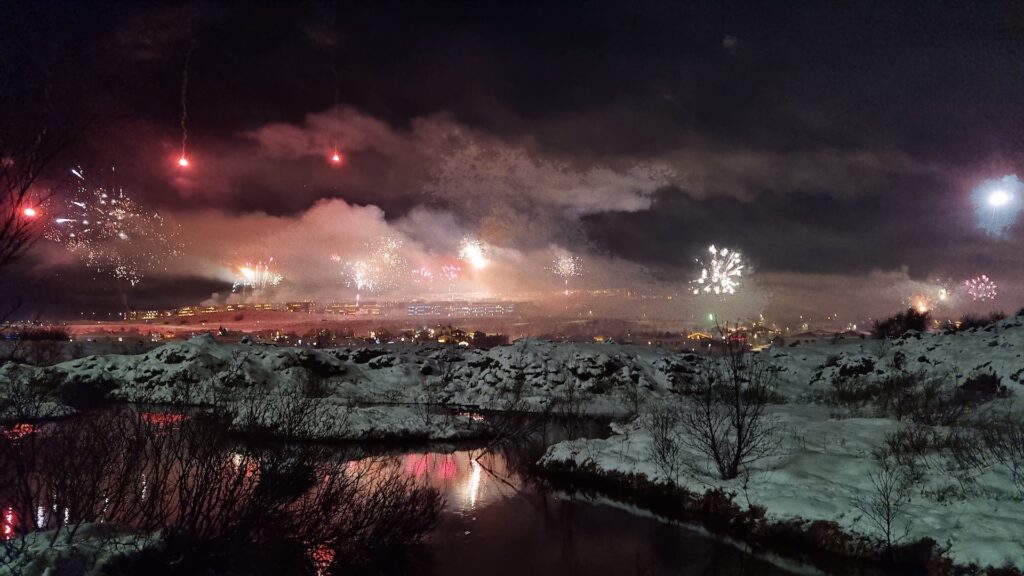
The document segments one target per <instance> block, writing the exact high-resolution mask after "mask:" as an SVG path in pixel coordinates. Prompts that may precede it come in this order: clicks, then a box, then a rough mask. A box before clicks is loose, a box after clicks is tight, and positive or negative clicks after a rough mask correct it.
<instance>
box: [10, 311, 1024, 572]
mask: <svg viewBox="0 0 1024 576" xmlns="http://www.w3.org/2000/svg"><path fill="white" fill-rule="evenodd" d="M1022 324H1024V318H1021V317H1012V318H1008V319H1006V320H1003V321H1001V322H998V323H996V324H994V325H992V326H989V327H987V328H984V329H974V330H970V331H966V332H961V333H956V334H925V335H921V334H916V333H911V334H908V335H907V336H905V337H903V338H900V339H897V340H895V341H892V342H891V343H889V344H882V343H880V342H878V341H873V340H863V341H854V342H846V343H840V344H835V345H830V344H817V345H806V346H796V347H783V348H777V349H771V350H767V351H765V352H762V353H761V355H762V357H764V358H767V359H768V360H769V361H770V363H771V365H772V366H773V367H774V370H775V371H776V373H777V374H778V377H779V381H778V384H779V386H778V392H779V396H778V397H777V398H774V399H773V402H775V404H773V405H772V406H771V408H770V413H771V415H772V416H773V417H774V418H777V420H778V422H779V423H780V424H781V425H782V427H783V430H784V433H783V434H782V444H781V451H780V452H779V453H778V454H777V455H776V456H775V457H772V458H769V459H765V460H763V461H759V462H756V463H755V464H754V465H753V466H752V467H751V469H750V471H749V474H746V475H744V477H745V478H746V480H745V481H742V482H741V481H738V480H733V481H720V480H717V479H715V477H714V476H713V475H711V474H709V473H707V469H706V466H705V462H703V461H702V460H701V458H700V457H698V456H697V455H696V454H694V453H690V454H689V458H688V459H687V465H686V466H684V467H683V470H682V472H681V473H679V474H678V476H677V477H675V478H666V477H665V476H664V474H662V473H661V472H659V470H658V467H656V466H654V465H653V464H652V462H651V458H650V456H649V454H650V451H649V450H648V445H649V443H650V439H651V436H650V433H649V432H648V431H647V430H646V429H645V423H646V422H647V421H648V420H647V419H646V411H647V410H649V408H650V407H652V406H658V405H661V404H664V403H666V402H673V401H678V399H679V398H680V397H681V395H684V394H685V392H686V390H687V386H688V383H689V382H690V381H692V379H693V378H694V377H696V376H697V375H698V374H699V373H700V371H701V370H702V366H703V359H702V358H700V357H698V356H696V355H692V354H677V353H671V352H668V351H664V350H659V349H651V348H643V347H631V346H620V345H606V344H559V343H550V342H541V341H524V342H518V343H516V344H513V345H510V346H506V347H499V348H494V349H490V350H463V349H459V348H449V347H438V346H426V345H420V346H412V345H390V346H380V347H372V348H356V349H330V350H313V349H303V348H277V347H273V346H267V345H259V344H245V343H243V344H237V345H222V344H217V343H216V342H214V341H213V339H212V338H209V337H199V338H195V339H193V340H191V341H187V342H174V343H169V344H166V345H164V346H161V347H159V348H156V349H154V350H150V351H148V352H145V353H143V354H138V355H103V356H90V357H86V358H80V359H77V360H72V361H68V362H64V363H60V364H56V365H53V366H49V367H45V368H35V367H28V366H20V365H14V364H8V365H6V366H4V367H2V368H0V387H8V389H13V388H17V387H18V386H19V385H23V384H24V383H26V382H29V383H31V385H32V386H33V387H34V388H35V389H37V390H43V391H46V392H48V393H49V401H51V402H54V401H59V400H56V399H60V400H64V401H65V402H68V403H73V402H71V400H72V399H73V400H75V401H81V400H82V398H81V396H82V395H83V394H86V395H94V396H96V397H102V396H104V395H109V397H111V398H113V399H117V400H123V401H131V402H142V403H158V404H176V405H222V406H230V407H231V410H232V413H233V414H234V415H235V418H236V420H237V421H242V420H245V419H247V418H248V419H249V421H250V422H251V421H258V422H261V423H262V424H264V425H265V426H266V427H267V428H274V427H275V426H276V427H281V426H283V425H286V424H287V421H288V417H287V414H288V413H289V411H290V410H296V409H302V408H303V406H306V405H305V404H303V405H296V404H295V403H294V402H293V399H295V398H308V399H310V400H312V401H314V402H313V404H315V406H316V408H315V410H316V418H314V419H312V420H311V422H313V424H307V425H304V427H303V428H302V429H301V430H293V431H292V432H293V433H294V434H296V435H299V436H306V437H316V438H368V437H373V438H389V437H403V436H407V437H414V436H415V437H434V438H441V439H452V438H460V437H466V436H471V435H474V434H477V433H480V432H481V429H480V427H479V424H478V423H476V421H475V420H474V419H473V418H470V417H468V416H458V417H451V418H449V417H444V416H440V415H438V414H437V413H434V412H432V411H431V410H430V409H429V408H431V407H433V408H437V407H441V406H453V405H457V406H463V407H465V408H466V409H467V410H473V409H493V410H510V409H514V410H534V411H541V410H548V409H551V410H553V411H555V412H558V411H559V410H570V409H571V410H574V411H576V412H577V413H581V412H582V413H589V414H604V415H613V416H618V417H620V419H621V420H623V421H626V422H631V424H628V425H618V428H617V434H616V435H614V436H612V437H611V438H608V439H605V440H596V439H591V440H578V441H573V442H563V443H561V444H558V445H555V446H553V447H551V449H550V450H549V452H548V454H547V455H546V456H545V459H544V460H543V462H545V463H549V464H550V463H554V462H571V463H575V464H592V465H594V466H596V467H597V469H598V470H607V471H619V472H625V473H638V474H643V475H644V476H646V477H648V478H649V479H650V480H651V481H653V482H664V481H674V482H678V483H679V484H681V485H683V486H686V487H689V488H692V489H693V490H695V491H699V492H702V491H703V490H705V489H707V488H710V487H716V486H722V487H725V488H727V489H729V490H734V491H736V493H737V498H736V499H737V502H738V503H740V504H741V505H744V506H746V505H749V504H757V505H761V506H764V507H765V508H766V509H767V513H768V515H769V516H770V517H771V518H776V519H788V518H803V519H808V520H815V519H821V520H831V521H835V522H837V523H838V524H839V525H840V526H842V527H844V528H845V529H848V530H849V531H851V532H854V533H858V534H864V535H869V536H872V537H878V536H880V534H879V531H878V529H877V528H876V527H874V526H872V524H871V522H869V521H868V519H867V518H866V517H865V515H864V514H863V513H862V512H861V511H860V510H859V509H858V506H857V505H856V504H857V503H858V501H863V500H864V498H865V497H866V495H867V494H869V493H870V491H871V489H872V484H871V474H870V473H871V472H872V471H873V470H874V469H875V468H874V467H875V466H876V465H877V464H876V462H875V460H874V459H873V458H872V452H873V451H874V450H875V449H876V448H878V447H879V446H881V445H882V444H883V441H884V438H885V436H886V434H889V433H891V432H893V431H896V430H898V429H900V428H902V427H905V426H907V425H908V424H907V423H905V422H898V421H896V420H894V419H891V418H887V417H883V415H881V414H879V413H877V412H876V411H874V410H872V408H871V407H870V406H865V407H860V408H858V409H850V408H849V407H844V408H841V409H839V408H837V407H835V406H829V405H823V404H822V403H821V402H822V398H823V397H824V395H827V393H828V392H829V390H830V389H831V388H832V386H833V383H834V382H836V381H837V380H842V379H844V378H861V379H865V380H876V381H883V380H885V379H886V378H887V377H888V376H890V375H892V374H895V373H897V372H900V373H913V372H918V371H920V372H924V373H927V374H930V375H933V376H938V377H941V378H942V380H943V382H944V384H943V385H944V386H948V387H953V386H959V385H961V384H962V383H963V382H964V381H965V380H966V379H968V378H969V377H972V376H974V375H978V374H983V373H992V374H994V375H995V378H996V380H997V381H998V382H999V383H1000V384H1001V385H1002V386H1004V387H1005V388H1006V390H1007V391H1008V392H1009V397H999V398H996V399H994V400H990V401H988V403H987V404H984V405H983V406H982V407H981V409H982V410H985V409H989V408H995V407H998V408H999V409H1010V410H1015V411H1017V412H1018V413H1019V412H1020V411H1021V407H1022V400H1021V398H1022V397H1024V385H1022V377H1024V326H1022ZM972 482H973V483H972V485H971V486H970V488H969V489H967V490H964V489H962V486H961V487H960V488H961V489H959V490H958V479H957V478H954V477H953V476H951V475H948V474H943V473H939V472H935V471H934V470H932V471H930V472H929V473H928V474H927V475H926V476H925V478H924V481H923V482H921V483H919V485H916V486H915V487H914V489H913V491H912V494H911V498H910V503H909V504H908V506H907V508H906V513H905V514H904V515H903V517H902V518H901V519H900V525H899V526H898V527H897V528H898V531H899V532H901V533H902V531H903V529H906V531H907V534H906V536H905V537H904V538H903V540H904V541H911V540H913V539H916V538H920V537H924V536H929V537H932V538H934V539H935V540H936V541H938V542H939V544H940V545H942V546H945V545H948V546H949V554H950V556H951V557H952V558H953V559H954V560H955V561H956V562H957V563H962V564H969V563H976V564H979V565H995V566H999V565H1003V564H1004V563H1010V564H1015V565H1016V566H1018V567H1024V502H1022V498H1021V494H1020V493H1019V492H1018V491H1017V490H1016V489H1015V488H1014V486H1013V484H1012V483H1011V482H1010V479H1009V475H1008V473H1007V472H1006V471H1005V470H1003V469H1000V468H998V467H996V466H991V467H989V468H987V469H984V470H981V471H979V472H978V473H977V474H976V475H975V477H974V478H973V479H972Z"/></svg>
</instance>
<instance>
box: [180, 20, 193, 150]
mask: <svg viewBox="0 0 1024 576" xmlns="http://www.w3.org/2000/svg"><path fill="white" fill-rule="evenodd" d="M195 49H196V41H195V40H194V39H193V40H192V42H191V43H190V44H189V46H188V53H186V54H185V67H184V69H183V70H182V72H181V156H180V157H179V158H178V166H181V167H182V168H187V167H188V65H189V64H190V63H191V62H192V52H194V51H195Z"/></svg>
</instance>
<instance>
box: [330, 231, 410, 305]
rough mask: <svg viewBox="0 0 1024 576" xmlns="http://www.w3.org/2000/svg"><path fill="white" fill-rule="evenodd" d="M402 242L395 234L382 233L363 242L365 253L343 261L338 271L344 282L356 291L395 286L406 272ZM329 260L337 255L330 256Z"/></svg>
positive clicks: (372, 290)
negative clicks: (371, 240) (372, 239)
mask: <svg viewBox="0 0 1024 576" xmlns="http://www.w3.org/2000/svg"><path fill="white" fill-rule="evenodd" d="M403 246H404V243H403V242H402V240H399V239H398V238H393V237H391V236H384V237H382V238H380V239H378V240H376V241H374V242H370V243H368V244H367V245H366V252H367V256H366V257H365V258H361V259H358V260H352V261H348V262H345V263H344V265H343V267H342V274H343V275H344V276H345V284H346V285H347V286H349V287H350V288H355V289H356V290H357V291H358V292H387V291H389V290H394V289H395V288H397V287H398V286H399V285H400V284H401V283H402V281H403V280H404V279H405V278H406V276H407V275H408V273H409V272H408V267H407V265H406V261H405V256H404V255H403V254H402V247H403ZM331 259H332V260H339V261H340V258H337V257H332V258H331Z"/></svg>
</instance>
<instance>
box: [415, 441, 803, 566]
mask: <svg viewBox="0 0 1024 576" xmlns="http://www.w3.org/2000/svg"><path fill="white" fill-rule="evenodd" d="M478 454H479V451H471V450H469V451H456V452H453V453H438V452H424V453H411V454H405V455H403V456H402V467H403V470H404V472H405V473H407V474H411V475H414V476H416V477H417V478H420V479H422V480H423V481H425V482H427V483H429V484H430V485H432V486H434V487H436V488H437V489H439V490H441V491H442V493H443V494H444V495H445V497H446V505H445V511H444V513H443V515H442V518H441V521H440V523H439V525H438V527H437V528H436V529H435V530H434V532H433V533H432V534H431V535H430V536H429V537H428V538H427V541H426V546H425V550H424V551H423V553H422V555H423V556H424V557H423V558H421V560H422V562H421V563H420V564H419V565H418V566H417V570H416V571H418V572H423V573H432V574H438V575H446V576H451V575H466V576H479V575H481V574H495V575H505V574H507V575H510V576H511V575H516V576H521V575H530V576H547V575H551V576H555V575H566V574H581V575H582V574H587V575H603V574H608V575H627V574H636V575H649V576H653V575H656V574H665V575H668V574H703V575H716V576H718V575H721V576H724V575H738V574H766V575H771V574H792V573H794V572H790V571H787V570H784V569H782V568H780V567H779V566H778V565H776V564H772V563H769V562H768V561H766V560H764V559H762V558H758V557H755V556H752V555H750V554H747V553H745V552H743V551H742V550H741V549H739V548H738V547H737V546H734V545H731V544H729V543H725V542H722V541H721V540H718V539H716V538H712V537H709V536H707V535H704V534H702V533H700V532H699V531H697V530H695V529H691V528H687V527H683V526H679V525H676V524H673V523H669V522H664V521H661V520H658V519H656V518H654V517H652V516H651V515H649V514H646V513H645V512H643V511H640V510H630V509H626V508H625V507H621V506H617V505H613V504H612V503H597V502H595V501H593V500H591V499H587V498H583V497H580V496H575V497H574V496H571V495H569V494H566V493H559V492H549V491H544V490H542V489H540V488H539V487H538V486H537V484H536V483H535V482H532V481H531V479H530V478H529V476H528V475H527V474H524V473H521V472H517V471H516V470H515V468H516V467H517V466H511V465H509V463H508V462H507V461H506V458H505V456H503V455H502V454H490V453H489V454H485V455H483V456H479V460H474V459H473V458H474V456H477V455H478ZM807 570H809V568H808V567H804V569H803V570H800V572H802V573H807Z"/></svg>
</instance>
